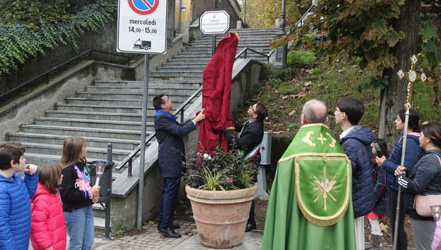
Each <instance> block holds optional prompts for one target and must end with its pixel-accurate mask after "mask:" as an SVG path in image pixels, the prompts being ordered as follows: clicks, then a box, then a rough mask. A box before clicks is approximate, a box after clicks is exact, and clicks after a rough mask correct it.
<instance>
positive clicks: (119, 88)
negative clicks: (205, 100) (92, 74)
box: [87, 66, 202, 94]
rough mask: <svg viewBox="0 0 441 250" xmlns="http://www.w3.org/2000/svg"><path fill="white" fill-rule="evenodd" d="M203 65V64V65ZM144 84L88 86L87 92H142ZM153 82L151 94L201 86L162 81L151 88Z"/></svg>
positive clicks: (150, 89) (193, 88) (198, 84)
mask: <svg viewBox="0 0 441 250" xmlns="http://www.w3.org/2000/svg"><path fill="white" fill-rule="evenodd" d="M201 67H202V66H201ZM201 67H200V68H201ZM142 85H143V83H139V88H130V89H129V88H127V87H125V86H112V85H110V84H109V85H100V86H88V87H87V92H102V93H106V92H110V93H112V92H114V91H120V92H121V91H124V92H127V91H130V92H137V91H141V92H142ZM151 85H152V84H151V83H150V82H149V94H153V93H155V92H160V90H162V89H165V90H168V89H185V90H194V91H196V90H197V89H198V88H199V86H200V83H166V84H164V83H161V84H156V85H157V87H155V88H153V87H152V88H150V87H151Z"/></svg>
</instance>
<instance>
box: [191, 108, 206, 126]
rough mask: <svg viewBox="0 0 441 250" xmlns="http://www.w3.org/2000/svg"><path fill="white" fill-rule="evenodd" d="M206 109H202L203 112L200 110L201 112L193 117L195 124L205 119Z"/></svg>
mask: <svg viewBox="0 0 441 250" xmlns="http://www.w3.org/2000/svg"><path fill="white" fill-rule="evenodd" d="M204 110H205V109H202V110H201V112H199V114H198V115H196V116H195V117H194V118H193V122H194V123H195V124H197V123H198V122H200V121H202V120H204V119H205V114H204Z"/></svg>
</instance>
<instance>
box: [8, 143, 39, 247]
mask: <svg viewBox="0 0 441 250" xmlns="http://www.w3.org/2000/svg"><path fill="white" fill-rule="evenodd" d="M24 152H25V148H24V147H23V146H22V145H21V144H20V143H18V142H1V143H0V249H1V250H27V249H28V248H29V234H30V232H31V202H30V198H32V197H33V196H34V193H35V191H36V190H37V182H38V176H37V175H36V174H35V173H36V171H37V166H35V165H31V164H28V165H25V163H26V159H25V158H24ZM23 170H24V179H23V178H22V177H21V176H20V175H19V174H18V172H22V171H23Z"/></svg>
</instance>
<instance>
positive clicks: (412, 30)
mask: <svg viewBox="0 0 441 250" xmlns="http://www.w3.org/2000/svg"><path fill="white" fill-rule="evenodd" d="M420 6H421V0H408V1H406V3H405V4H404V5H403V6H402V7H401V13H400V17H399V18H398V19H397V20H396V21H395V23H394V28H395V30H397V31H403V32H404V33H405V35H406V37H405V38H404V40H402V41H401V42H399V43H398V44H397V45H396V46H395V47H394V48H393V49H392V53H393V54H395V56H396V57H397V59H398V63H397V64H396V66H395V68H393V69H386V70H384V72H383V76H384V77H387V78H388V79H389V85H388V87H387V88H385V89H384V90H383V91H381V97H380V112H379V121H378V137H379V138H384V139H385V140H386V142H387V144H388V148H389V149H390V150H391V149H392V146H393V142H394V141H395V140H396V139H397V136H398V134H397V131H396V129H395V124H394V120H395V118H396V117H397V114H398V112H399V111H400V110H402V109H404V103H405V102H406V97H407V83H408V80H407V79H406V78H403V79H402V80H399V78H398V76H397V72H398V70H400V69H402V70H403V71H405V72H407V71H409V69H410V65H411V63H410V57H411V56H412V55H413V54H415V53H416V52H417V50H418V33H419V27H420V24H419V14H420Z"/></svg>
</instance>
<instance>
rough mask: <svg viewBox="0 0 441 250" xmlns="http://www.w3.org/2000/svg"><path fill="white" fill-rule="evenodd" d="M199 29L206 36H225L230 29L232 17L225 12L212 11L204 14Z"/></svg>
mask: <svg viewBox="0 0 441 250" xmlns="http://www.w3.org/2000/svg"><path fill="white" fill-rule="evenodd" d="M199 24H200V25H199V27H200V29H201V31H202V32H203V33H204V34H205V35H220V34H225V33H226V32H227V31H228V30H229V29H230V15H228V13H227V12H226V11H225V10H210V11H205V12H204V13H202V15H201V17H200V19H199Z"/></svg>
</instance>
